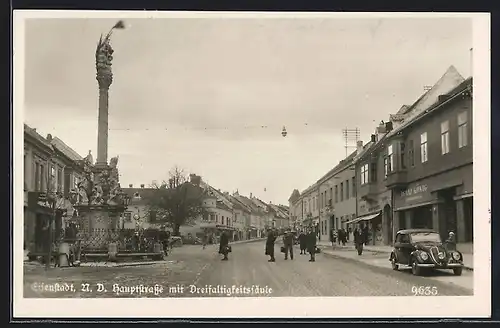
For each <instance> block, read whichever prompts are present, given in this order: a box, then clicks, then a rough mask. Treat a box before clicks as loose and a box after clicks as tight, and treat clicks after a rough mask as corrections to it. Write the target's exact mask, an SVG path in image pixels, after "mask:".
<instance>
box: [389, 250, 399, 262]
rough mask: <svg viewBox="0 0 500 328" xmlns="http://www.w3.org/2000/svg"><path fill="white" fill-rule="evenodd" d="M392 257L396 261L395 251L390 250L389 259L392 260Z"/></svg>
mask: <svg viewBox="0 0 500 328" xmlns="http://www.w3.org/2000/svg"><path fill="white" fill-rule="evenodd" d="M392 259H395V260H396V262H397V261H398V257H397V256H396V253H395V252H394V251H392V252H391V255H390V256H389V261H392Z"/></svg>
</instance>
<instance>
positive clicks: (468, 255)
mask: <svg viewBox="0 0 500 328" xmlns="http://www.w3.org/2000/svg"><path fill="white" fill-rule="evenodd" d="M318 246H320V247H321V248H322V249H324V250H328V251H331V252H335V255H338V254H337V253H338V252H342V251H352V252H355V251H356V250H355V249H354V245H353V243H352V242H348V243H347V244H346V245H345V246H342V245H339V244H338V243H337V244H335V249H333V248H332V243H331V242H326V241H318ZM457 250H458V251H459V252H461V253H462V256H463V258H464V268H465V269H467V270H471V271H472V270H474V252H473V244H472V243H467V244H458V245H457ZM363 251H368V252H371V253H375V254H387V255H388V254H390V253H391V252H392V246H387V245H380V246H374V245H368V246H364V247H363ZM353 258H356V257H353ZM387 258H388V257H387Z"/></svg>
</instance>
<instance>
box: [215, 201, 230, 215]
mask: <svg viewBox="0 0 500 328" xmlns="http://www.w3.org/2000/svg"><path fill="white" fill-rule="evenodd" d="M215 206H216V207H217V208H220V209H222V210H226V211H229V212H230V211H231V208H230V207H228V206H226V204H224V202H223V201H220V200H218V201H217V202H216V205H215Z"/></svg>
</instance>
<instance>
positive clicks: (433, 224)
mask: <svg viewBox="0 0 500 328" xmlns="http://www.w3.org/2000/svg"><path fill="white" fill-rule="evenodd" d="M472 118H473V115H472V79H468V80H466V81H464V82H463V83H461V84H460V85H459V86H458V87H456V88H454V89H453V90H451V91H450V92H449V93H447V94H444V95H442V96H440V97H439V99H438V101H437V103H435V104H434V105H433V106H431V107H430V108H428V109H427V110H426V111H425V112H424V113H422V114H421V115H419V116H417V117H416V118H414V119H413V120H412V121H411V122H409V123H408V124H406V125H404V126H402V127H401V128H400V130H399V133H397V134H394V135H393V136H391V138H390V139H389V142H390V143H389V144H388V147H392V148H393V150H394V159H393V160H392V159H391V161H393V163H392V166H391V167H390V172H389V174H388V176H387V179H386V185H387V187H388V188H390V189H391V190H392V191H393V195H394V212H395V213H394V214H395V218H396V220H395V223H396V229H402V228H424V227H426V228H431V229H434V230H436V231H438V232H440V234H441V237H442V238H443V239H446V237H447V235H448V232H449V231H453V232H455V233H456V236H457V241H458V242H472V241H473V192H472V191H473V140H472V136H473V133H472V125H473V122H472Z"/></svg>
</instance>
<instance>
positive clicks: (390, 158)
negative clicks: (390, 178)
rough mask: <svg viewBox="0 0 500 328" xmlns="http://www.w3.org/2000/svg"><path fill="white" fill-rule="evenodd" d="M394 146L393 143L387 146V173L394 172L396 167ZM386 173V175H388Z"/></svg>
mask: <svg viewBox="0 0 500 328" xmlns="http://www.w3.org/2000/svg"><path fill="white" fill-rule="evenodd" d="M393 154H394V153H393V148H392V145H389V146H388V147H387V173H389V172H392V170H393V167H394V156H393ZM387 173H386V176H387Z"/></svg>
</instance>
